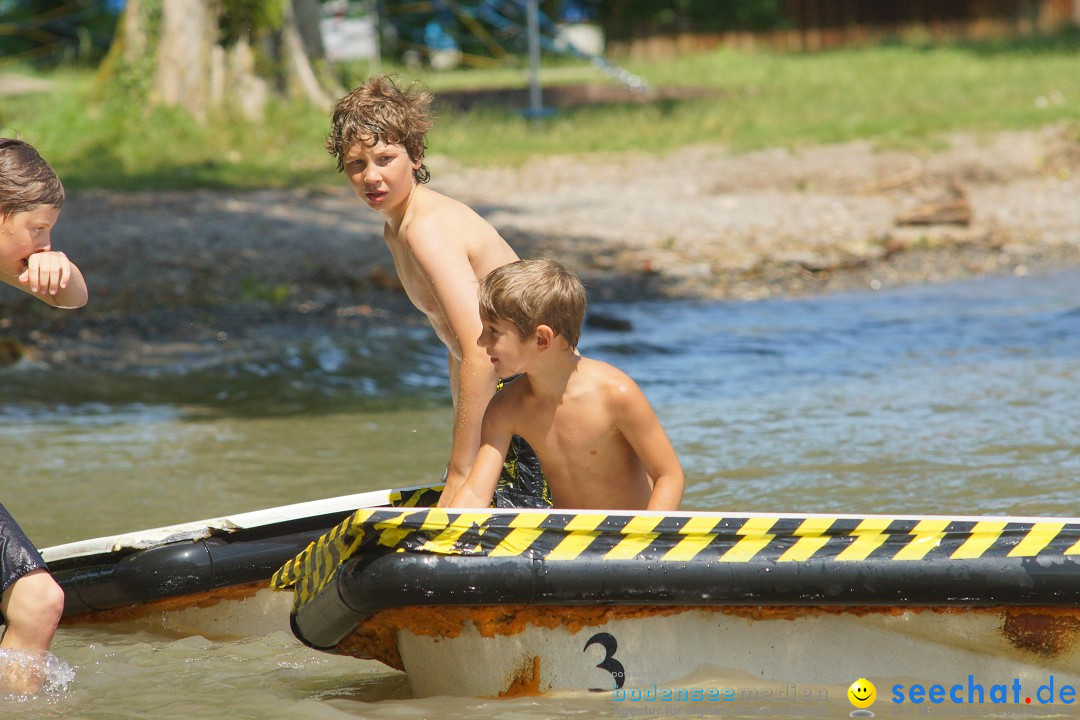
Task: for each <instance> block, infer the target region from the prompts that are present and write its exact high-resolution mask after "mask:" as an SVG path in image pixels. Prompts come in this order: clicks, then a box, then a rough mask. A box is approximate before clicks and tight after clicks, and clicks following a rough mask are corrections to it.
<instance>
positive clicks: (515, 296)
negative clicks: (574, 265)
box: [480, 259, 585, 348]
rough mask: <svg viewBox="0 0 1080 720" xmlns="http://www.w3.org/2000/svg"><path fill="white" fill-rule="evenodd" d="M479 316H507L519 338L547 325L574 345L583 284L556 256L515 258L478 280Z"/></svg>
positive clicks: (578, 330) (582, 306) (581, 311)
mask: <svg viewBox="0 0 1080 720" xmlns="http://www.w3.org/2000/svg"><path fill="white" fill-rule="evenodd" d="M480 317H482V318H502V319H503V320H508V321H509V322H511V323H513V324H514V327H515V328H517V331H518V333H519V334H520V335H521V337H522V338H526V337H528V336H529V335H531V334H532V332H533V331H534V330H536V328H537V326H539V325H547V326H548V327H550V328H551V329H552V330H553V331H554V332H555V334H556V335H561V336H562V338H563V339H564V340H566V342H567V344H568V345H569V346H570V347H571V348H575V347H577V343H578V338H580V337H581V324H582V321H583V320H584V319H585V286H584V285H582V284H581V280H579V279H578V276H577V275H575V274H574V273H572V272H570V271H569V270H567V269H566V268H565V267H563V265H562V264H561V263H559V262H557V261H555V260H547V259H541V260H518V261H517V262H512V263H510V264H509V265H503V266H502V267H498V268H495V269H494V270H492V271H491V272H489V273H488V274H487V275H485V276H484V279H483V280H481V281H480Z"/></svg>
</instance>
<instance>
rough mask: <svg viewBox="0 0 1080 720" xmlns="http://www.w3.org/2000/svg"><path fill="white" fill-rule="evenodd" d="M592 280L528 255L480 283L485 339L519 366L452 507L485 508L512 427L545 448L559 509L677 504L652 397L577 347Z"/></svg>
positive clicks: (672, 465) (506, 368)
mask: <svg viewBox="0 0 1080 720" xmlns="http://www.w3.org/2000/svg"><path fill="white" fill-rule="evenodd" d="M584 315H585V288H584V287H583V286H582V285H581V281H580V280H578V278H577V276H575V275H574V274H573V273H571V272H569V271H568V270H566V268H564V267H563V266H562V265H560V264H559V263H557V262H555V261H554V260H519V261H517V262H514V263H511V264H509V265H505V266H503V267H500V268H497V269H495V270H493V271H492V272H491V273H489V274H488V275H487V276H486V277H484V279H483V280H482V281H481V283H480V316H481V317H482V318H483V321H484V328H483V331H482V332H481V334H480V336H479V339H478V340H477V344H478V345H480V346H481V347H483V349H484V351H485V352H486V354H487V355H488V357H489V358H490V362H491V364H492V365H493V366H494V367H495V368H496V372H497V373H498V374H499V375H500V376H502V377H507V376H510V375H514V374H519V373H520V375H519V377H517V378H516V379H515V380H513V381H512V382H510V383H509V384H508V385H507V386H506V388H505V389H503V390H502V391H501V392H499V393H498V394H496V395H495V396H494V397H493V398H492V399H491V402H490V404H489V405H488V408H487V411H486V412H485V414H484V421H483V428H482V431H481V438H480V450H479V451H478V453H477V457H476V462H475V463H474V464H473V468H472V471H471V472H470V473H469V477H468V479H467V480H466V481H465V484H464V486H462V488H461V490H459V491H458V493H457V494H456V495H455V496H454V497H453V499H452V501H451V505H450V506H451V507H467V508H478V507H486V506H487V505H488V502H489V501H490V499H491V495H492V492H493V491H494V489H495V483H496V481H497V479H498V477H499V471H500V466H501V464H502V458H503V454H504V453H505V452H506V448H507V445H508V444H509V443H510V438H511V437H512V436H513V435H515V434H516V435H520V436H521V437H523V438H524V439H525V441H526V442H528V443H529V445H531V446H532V447H533V449H534V450H536V454H537V455H538V456H539V457H540V463H541V465H542V466H543V468H544V474H545V476H546V477H547V481H548V483H549V485H550V486H551V496H552V499H553V501H554V504H555V506H556V507H559V508H575V509H590V508H591V509H606V510H646V509H647V510H678V509H679V503H680V502H681V501H682V495H683V472H682V466H681V465H680V464H679V459H678V457H676V455H675V449H674V448H673V447H672V446H671V441H670V440H669V439H668V436H667V434H666V433H665V432H664V429H663V428H662V427H661V426H660V421H659V420H658V419H657V417H656V413H655V412H653V409H652V407H651V406H650V405H649V401H648V400H647V399H646V398H645V395H644V394H643V393H642V392H641V390H640V389H639V388H638V386H637V385H636V384H635V383H634V381H633V380H631V379H630V378H629V377H628V376H627V375H626V374H625V373H623V372H622V371H620V370H618V369H617V368H615V367H613V366H611V365H609V364H607V363H605V362H600V361H598V360H591V359H589V358H585V357H582V356H581V355H580V354H579V353H578V352H577V350H576V347H577V342H578V337H579V335H580V334H581V324H582V320H583V319H584Z"/></svg>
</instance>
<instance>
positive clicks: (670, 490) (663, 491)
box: [647, 474, 685, 511]
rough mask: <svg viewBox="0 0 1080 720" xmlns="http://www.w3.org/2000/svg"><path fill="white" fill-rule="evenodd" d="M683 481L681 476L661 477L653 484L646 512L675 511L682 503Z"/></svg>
mask: <svg viewBox="0 0 1080 720" xmlns="http://www.w3.org/2000/svg"><path fill="white" fill-rule="evenodd" d="M684 485H685V483H684V480H683V476H682V474H671V475H661V476H660V477H658V478H657V479H656V482H654V483H653V491H652V495H650V496H649V506H648V508H647V509H648V510H665V511H675V510H678V509H679V504H680V503H681V502H682V496H683V488H684Z"/></svg>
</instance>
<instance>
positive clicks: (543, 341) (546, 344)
mask: <svg viewBox="0 0 1080 720" xmlns="http://www.w3.org/2000/svg"><path fill="white" fill-rule="evenodd" d="M535 337H536V349H537V350H540V351H541V352H543V351H544V350H547V349H548V348H550V347H551V345H552V343H554V342H555V331H554V330H552V329H551V327H550V326H548V325H537V326H536V330H535Z"/></svg>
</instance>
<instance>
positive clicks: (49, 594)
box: [7, 570, 64, 634]
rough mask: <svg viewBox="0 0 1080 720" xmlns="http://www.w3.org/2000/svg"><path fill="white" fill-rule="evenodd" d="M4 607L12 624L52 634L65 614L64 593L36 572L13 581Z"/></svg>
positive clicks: (55, 583) (56, 585) (50, 577)
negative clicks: (6, 605) (6, 604)
mask: <svg viewBox="0 0 1080 720" xmlns="http://www.w3.org/2000/svg"><path fill="white" fill-rule="evenodd" d="M11 589H12V593H11V596H10V601H9V603H8V607H7V615H8V620H9V621H10V622H11V623H12V624H19V623H22V624H26V625H30V626H34V627H35V628H36V629H37V630H38V631H44V632H48V633H50V634H51V632H52V631H53V630H55V629H56V626H57V625H58V624H59V623H60V616H61V615H63V614H64V589H63V588H61V587H60V585H58V584H57V582H56V580H54V579H53V576H52V575H50V574H49V573H47V572H45V571H44V570H37V571H34V572H31V573H28V574H27V575H24V576H23V577H21V578H19V579H18V580H16V581H15V584H14V585H13V586H12V588H11Z"/></svg>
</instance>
